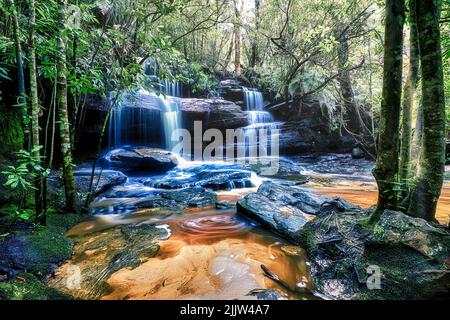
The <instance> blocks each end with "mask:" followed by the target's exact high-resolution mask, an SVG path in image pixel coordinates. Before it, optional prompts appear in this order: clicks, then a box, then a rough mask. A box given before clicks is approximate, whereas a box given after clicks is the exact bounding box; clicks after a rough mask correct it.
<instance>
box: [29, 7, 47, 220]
mask: <svg viewBox="0 0 450 320" xmlns="http://www.w3.org/2000/svg"><path fill="white" fill-rule="evenodd" d="M29 10H30V17H29V27H28V28H29V29H28V52H29V54H28V55H29V57H28V59H29V64H30V65H29V69H30V103H31V143H32V146H33V150H35V151H34V153H35V154H34V155H35V156H36V157H38V159H39V157H40V155H41V152H40V150H38V149H36V148H37V147H39V146H40V143H39V113H40V109H39V96H38V84H37V75H36V70H37V66H36V44H35V40H34V37H35V30H36V3H35V1H34V0H29ZM39 164H40V161H39ZM35 188H36V191H35V206H36V218H37V219H40V217H41V214H42V211H43V210H44V209H45V208H43V199H42V194H43V190H42V189H43V185H42V178H41V176H40V175H38V176H37V177H36V178H35Z"/></svg>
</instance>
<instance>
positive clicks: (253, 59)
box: [250, 0, 261, 68]
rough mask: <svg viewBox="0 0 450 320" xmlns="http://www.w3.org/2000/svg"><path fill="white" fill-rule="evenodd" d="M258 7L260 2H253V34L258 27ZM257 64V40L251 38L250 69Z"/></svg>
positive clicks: (256, 31)
mask: <svg viewBox="0 0 450 320" xmlns="http://www.w3.org/2000/svg"><path fill="white" fill-rule="evenodd" d="M260 7H261V0H255V33H256V34H257V33H258V30H259V26H260ZM257 64H259V52H258V38H257V37H254V38H253V43H252V54H251V57H250V67H251V68H255V67H256V65H257Z"/></svg>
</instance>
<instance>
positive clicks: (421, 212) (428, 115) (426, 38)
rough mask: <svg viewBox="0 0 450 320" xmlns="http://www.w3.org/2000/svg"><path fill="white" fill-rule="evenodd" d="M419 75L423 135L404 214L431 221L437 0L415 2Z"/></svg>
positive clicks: (439, 141) (436, 162)
mask: <svg viewBox="0 0 450 320" xmlns="http://www.w3.org/2000/svg"><path fill="white" fill-rule="evenodd" d="M416 10H417V30H418V36H419V47H420V62H421V75H422V102H423V136H422V148H421V153H420V162H419V167H418V175H417V179H416V181H415V186H414V188H413V190H412V192H411V196H410V204H409V208H408V214H409V215H411V216H413V217H418V218H423V219H426V220H429V221H431V220H434V217H435V214H436V206H437V201H438V199H439V196H440V194H441V189H442V184H443V180H444V168H445V130H446V128H445V119H446V118H445V95H444V75H443V66H442V51H441V43H440V39H441V38H440V29H439V19H440V10H441V1H439V0H428V1H417V3H416Z"/></svg>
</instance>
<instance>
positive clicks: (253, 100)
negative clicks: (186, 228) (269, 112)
mask: <svg viewBox="0 0 450 320" xmlns="http://www.w3.org/2000/svg"><path fill="white" fill-rule="evenodd" d="M244 96H245V106H246V108H247V111H264V99H263V95H262V93H261V92H259V91H256V90H254V89H249V88H244Z"/></svg>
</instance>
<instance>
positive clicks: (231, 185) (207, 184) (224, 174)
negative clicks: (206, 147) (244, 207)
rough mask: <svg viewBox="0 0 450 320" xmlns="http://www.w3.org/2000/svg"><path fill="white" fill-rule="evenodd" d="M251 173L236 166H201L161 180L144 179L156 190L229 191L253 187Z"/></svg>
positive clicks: (168, 175)
mask: <svg viewBox="0 0 450 320" xmlns="http://www.w3.org/2000/svg"><path fill="white" fill-rule="evenodd" d="M251 178H252V172H251V171H248V170H245V169H244V168H241V167H239V166H236V165H203V166H198V167H192V168H187V169H182V170H173V171H171V172H169V174H167V175H166V176H165V177H163V178H161V179H157V180H154V179H145V180H144V181H143V183H144V184H145V185H146V186H149V187H153V188H158V189H180V188H193V187H202V188H206V189H211V190H231V189H238V188H248V187H254V185H253V184H252V181H251Z"/></svg>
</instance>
